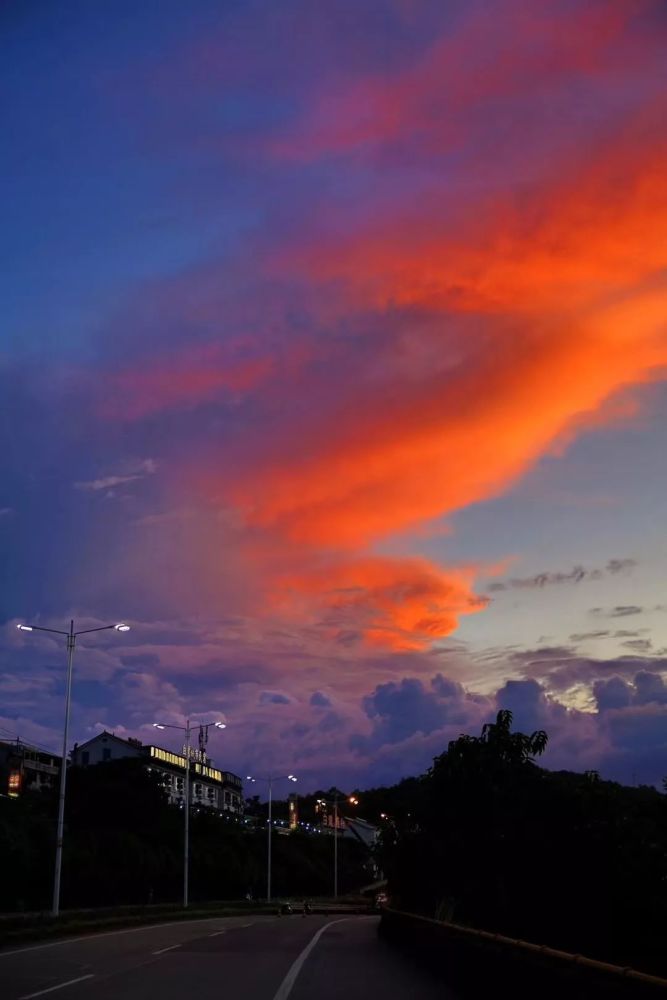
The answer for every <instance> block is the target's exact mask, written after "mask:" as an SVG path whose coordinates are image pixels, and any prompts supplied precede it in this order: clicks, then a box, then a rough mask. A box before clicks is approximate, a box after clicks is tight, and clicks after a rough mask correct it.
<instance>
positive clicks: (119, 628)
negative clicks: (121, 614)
mask: <svg viewBox="0 0 667 1000" xmlns="http://www.w3.org/2000/svg"><path fill="white" fill-rule="evenodd" d="M114 628H115V629H116V631H117V632H129V631H130V626H129V625H126V624H125V622H118V624H117V625H114Z"/></svg>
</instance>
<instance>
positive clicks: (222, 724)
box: [213, 722, 227, 729]
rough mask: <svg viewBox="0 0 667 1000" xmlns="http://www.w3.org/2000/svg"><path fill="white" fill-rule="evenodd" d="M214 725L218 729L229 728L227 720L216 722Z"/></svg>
mask: <svg viewBox="0 0 667 1000" xmlns="http://www.w3.org/2000/svg"><path fill="white" fill-rule="evenodd" d="M213 725H214V726H215V727H216V729H226V728H227V723H226V722H214V723H213Z"/></svg>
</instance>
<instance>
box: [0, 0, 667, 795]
mask: <svg viewBox="0 0 667 1000" xmlns="http://www.w3.org/2000/svg"><path fill="white" fill-rule="evenodd" d="M666 44H667V12H666V10H665V6H664V3H663V2H662V0H616V2H614V3H613V4H610V3H608V2H607V0H498V2H496V3H493V4H490V3H488V2H483V0H448V2H446V3H443V2H442V0H368V2H367V3H362V4H360V3H359V2H358V0H331V2H329V3H327V4H314V3H311V2H309V0H284V2H282V3H279V4H278V3H274V2H272V0H198V2H197V3H195V4H186V5H184V4H183V3H181V2H176V0H144V2H143V3H141V4H137V3H135V2H134V0H116V2H115V3H114V4H112V5H106V4H91V3H89V2H87V0H62V2H61V3H58V4H51V3H48V2H44V0H21V2H18V0H14V2H12V0H9V2H7V3H5V4H3V5H2V10H1V11H0V94H1V97H0V121H1V122H2V131H3V135H4V137H5V141H4V142H3V143H2V148H0V180H1V185H0V191H1V194H0V198H1V199H2V229H3V234H4V239H3V241H2V246H1V248H0V254H1V255H2V258H3V259H2V261H1V262H0V301H1V302H2V314H1V316H0V400H1V406H2V420H1V421H0V446H1V447H0V453H1V455H2V461H1V465H0V468H1V471H2V475H1V478H0V565H1V566H2V570H3V572H2V574H1V578H0V737H2V736H6V737H14V736H16V735H18V736H21V737H22V738H24V739H26V740H33V741H35V742H37V743H38V744H39V745H42V746H46V747H49V748H54V749H55V748H57V747H58V746H59V744H60V742H61V739H62V737H61V733H62V724H63V710H64V702H63V699H64V677H65V650H64V647H63V643H62V642H61V641H60V639H59V637H56V636H49V635H45V634H43V633H37V632H33V633H23V632H20V631H18V630H17V628H16V625H17V623H20V622H23V621H29V622H31V623H33V624H39V625H42V626H44V627H51V628H66V627H67V625H68V623H69V620H70V619H71V618H74V619H75V622H76V626H77V628H80V629H85V628H93V627H96V626H97V625H103V624H107V623H109V622H114V621H119V620H123V621H127V622H129V623H130V624H131V626H132V630H131V631H130V632H129V633H124V634H119V633H117V632H102V633H98V634H95V635H92V636H89V637H87V638H83V637H82V639H81V640H79V643H78V646H77V651H76V659H75V674H74V694H73V706H72V729H71V733H72V741H74V740H76V741H78V742H82V741H83V740H85V739H88V738H90V737H91V736H93V735H94V734H95V733H97V732H99V731H100V730H102V729H107V730H110V731H113V732H115V733H117V734H119V735H132V736H135V737H138V738H139V739H142V740H144V741H148V742H150V741H152V740H153V738H154V735H155V730H153V729H152V723H153V722H154V721H156V720H158V719H159V720H160V721H162V722H169V723H171V724H173V725H182V724H184V722H185V720H186V719H188V718H191V719H195V720H199V721H210V720H212V719H217V718H220V717H221V716H222V715H224V717H225V718H226V721H227V729H226V730H225V731H224V732H218V733H217V735H216V736H215V737H212V738H211V743H210V745H209V751H210V753H211V755H212V757H213V758H214V760H215V761H216V763H217V765H218V766H220V767H223V768H225V769H228V770H231V771H234V772H236V773H239V774H242V775H244V774H246V773H252V772H253V771H254V772H259V773H264V774H266V773H269V772H273V773H287V772H288V771H290V772H292V771H293V772H294V773H295V774H297V775H298V776H299V778H300V780H301V782H302V787H305V788H308V789H310V788H319V787H329V786H330V785H333V784H337V785H338V786H339V787H341V788H346V787H347V788H353V787H357V788H359V787H361V788H363V787H368V786H371V785H377V784H386V783H393V782H395V781H397V780H399V779H400V778H401V777H404V776H406V775H410V774H416V773H420V772H422V771H423V770H425V769H426V768H427V767H428V766H429V765H430V762H431V760H432V758H433V756H434V755H436V754H438V753H440V752H442V751H443V750H444V749H445V748H446V746H447V744H448V742H449V740H451V739H455V738H456V737H457V736H458V735H459V734H460V733H462V732H467V733H476V732H478V731H479V730H480V728H481V726H482V725H483V724H484V723H485V722H487V721H489V720H490V719H492V718H493V716H494V714H495V713H496V712H497V711H498V709H499V708H509V709H511V710H512V711H513V712H514V717H515V724H516V726H517V727H519V728H521V729H524V730H528V731H532V730H533V729H538V728H539V729H545V730H546V731H547V732H548V734H549V737H550V741H549V748H548V750H547V753H546V755H545V757H544V758H543V760H544V763H545V765H546V766H549V767H553V768H569V769H574V770H586V769H595V770H598V771H599V772H600V773H601V774H602V775H603V776H604V777H608V778H614V779H616V780H620V781H624V782H627V783H641V782H646V783H658V784H659V783H660V782H661V779H662V777H663V776H664V775H667V683H666V680H665V678H666V670H665V667H666V664H667V593H665V587H664V579H665V576H666V572H665V571H666V569H667V565H666V564H667V544H666V542H665V536H664V531H663V528H664V512H665V499H664V498H665V495H666V488H667V463H666V461H665V448H664V427H665V418H666V417H667V389H666V387H665V378H666V374H667V318H666V317H667V280H666V275H667V134H666V133H665V128H664V122H665V118H666V113H667V96H666V95H667V62H666V61H665V59H664V52H665V45H666ZM172 735H173V736H174V739H173V740H171V741H170V739H169V735H168V731H165V733H161V734H160V737H161V741H162V744H163V745H167V746H170V747H171V746H173V747H178V745H179V740H178V738H177V737H178V733H173V734H172Z"/></svg>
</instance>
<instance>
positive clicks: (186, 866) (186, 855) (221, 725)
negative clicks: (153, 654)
mask: <svg viewBox="0 0 667 1000" xmlns="http://www.w3.org/2000/svg"><path fill="white" fill-rule="evenodd" d="M210 726H213V727H214V728H215V729H226V728H227V723H226V722H219V721H218V722H195V723H193V724H192V725H191V724H190V720H189V719H188V720H187V721H186V723H185V725H184V726H172V725H171V724H170V723H168V722H154V723H153V729H179V730H180V731H181V732H182V733H185V795H184V799H185V802H184V806H185V808H184V810H183V811H184V813H185V830H184V836H183V907H186V906H187V905H188V902H189V881H190V734H191V733H192V730H193V729H209V727H210Z"/></svg>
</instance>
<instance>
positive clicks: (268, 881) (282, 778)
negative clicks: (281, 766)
mask: <svg viewBox="0 0 667 1000" xmlns="http://www.w3.org/2000/svg"><path fill="white" fill-rule="evenodd" d="M296 780H297V779H296V778H295V777H294V775H293V774H281V775H278V776H277V777H275V776H273V775H269V776H268V777H265V778H264V777H261V776H259V777H256V778H253V776H252V775H251V774H248V775H247V776H246V781H250V782H252V783H253V784H255V782H256V781H266V782H267V784H268V786H269V825H268V829H267V841H268V844H267V860H266V901H267V903H270V902H271V810H272V805H273V782H274V781H296Z"/></svg>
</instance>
